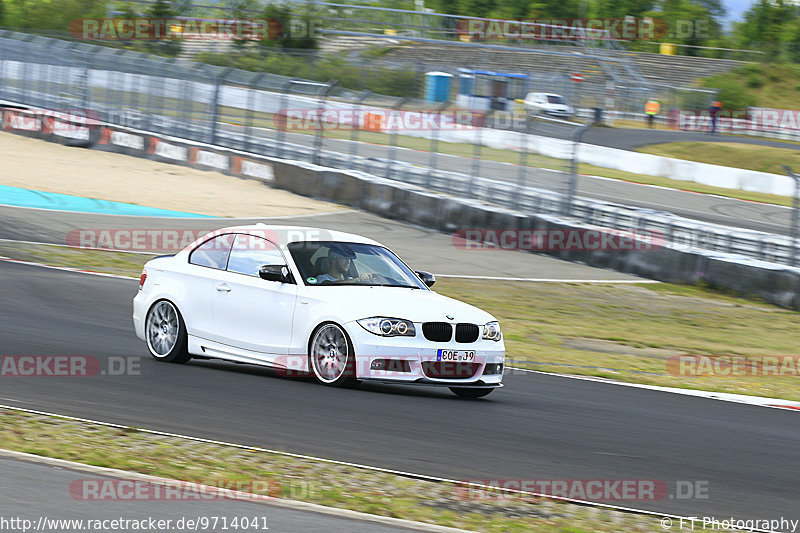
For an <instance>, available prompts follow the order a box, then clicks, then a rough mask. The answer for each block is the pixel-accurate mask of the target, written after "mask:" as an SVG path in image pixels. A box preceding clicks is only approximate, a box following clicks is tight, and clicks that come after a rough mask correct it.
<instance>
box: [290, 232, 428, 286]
mask: <svg viewBox="0 0 800 533" xmlns="http://www.w3.org/2000/svg"><path fill="white" fill-rule="evenodd" d="M288 249H289V252H290V253H291V254H292V259H293V260H294V263H295V265H297V268H298V269H299V270H300V274H301V276H302V278H303V282H304V283H305V284H306V285H380V286H389V287H411V288H414V289H426V288H427V287H426V286H425V284H423V283H422V281H421V280H420V279H419V278H418V277H417V275H416V274H415V273H414V272H412V271H411V270H410V269H409V268H408V267H407V266H406V265H405V264H404V263H403V262H402V261H401V260H400V258H398V257H397V256H396V255H394V254H393V253H392V252H390V251H389V250H387V249H386V248H383V247H382V246H375V245H372V244H360V243H352V242H333V241H327V242H293V243H290V244H289V245H288Z"/></svg>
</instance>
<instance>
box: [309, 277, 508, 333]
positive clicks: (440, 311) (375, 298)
mask: <svg viewBox="0 0 800 533" xmlns="http://www.w3.org/2000/svg"><path fill="white" fill-rule="evenodd" d="M306 289H307V292H306V294H307V295H308V296H309V297H310V299H311V300H315V301H316V302H315V303H320V304H323V305H332V306H335V307H336V314H337V315H339V316H340V317H342V319H345V320H347V321H350V320H358V319H361V318H369V317H373V316H386V317H391V318H404V319H406V320H411V321H412V322H451V321H452V322H469V323H473V324H485V323H486V322H491V321H493V320H495V318H494V317H493V316H492V315H490V314H489V313H487V312H486V311H483V310H482V309H478V308H477V307H474V306H472V305H469V304H466V303H464V302H460V301H458V300H454V299H452V298H448V297H447V296H442V295H441V294H437V293H435V292H433V291H426V290H421V289H404V288H401V287H373V286H367V287H357V286H338V287H322V286H318V287H306ZM301 298H302V297H301ZM448 316H449V317H452V318H449V317H448Z"/></svg>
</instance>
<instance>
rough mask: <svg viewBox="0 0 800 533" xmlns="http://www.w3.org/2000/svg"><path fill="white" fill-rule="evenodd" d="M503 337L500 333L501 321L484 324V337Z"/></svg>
mask: <svg viewBox="0 0 800 533" xmlns="http://www.w3.org/2000/svg"><path fill="white" fill-rule="evenodd" d="M500 337H501V334H500V323H499V322H489V323H488V324H484V326H483V338H484V340H487V341H499V340H500Z"/></svg>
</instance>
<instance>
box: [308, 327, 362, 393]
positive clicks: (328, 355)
mask: <svg viewBox="0 0 800 533" xmlns="http://www.w3.org/2000/svg"><path fill="white" fill-rule="evenodd" d="M308 368H309V370H310V371H311V374H312V375H313V376H314V378H315V379H316V380H317V381H318V382H319V383H322V384H323V385H328V386H331V387H353V386H355V385H356V384H358V380H357V379H356V364H355V352H354V350H353V343H352V342H351V341H350V337H349V336H348V335H347V332H346V331H345V330H344V328H343V327H342V326H340V325H339V324H336V323H335V322H325V323H323V324H320V325H319V326H317V328H316V329H315V330H314V332H313V333H312V334H311V338H309V340H308Z"/></svg>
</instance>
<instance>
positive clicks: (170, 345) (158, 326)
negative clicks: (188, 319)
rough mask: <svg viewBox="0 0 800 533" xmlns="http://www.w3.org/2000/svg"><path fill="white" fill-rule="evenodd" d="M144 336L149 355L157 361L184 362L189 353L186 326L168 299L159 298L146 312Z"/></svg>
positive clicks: (187, 358) (188, 357)
mask: <svg viewBox="0 0 800 533" xmlns="http://www.w3.org/2000/svg"><path fill="white" fill-rule="evenodd" d="M144 328H145V331H144V333H145V338H146V339H147V348H148V349H149V350H150V355H152V356H153V357H155V358H156V359H158V360H159V361H167V362H169V363H185V362H186V361H188V360H189V359H191V358H192V356H191V355H190V354H189V350H188V346H187V344H188V343H187V338H186V326H185V325H184V323H183V318H182V317H181V314H180V312H179V311H178V308H177V307H175V305H174V304H173V303H172V302H170V301H169V300H160V301H158V302H156V303H155V304H153V307H151V308H150V310H149V311H148V312H147V318H146V319H145V323H144Z"/></svg>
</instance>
